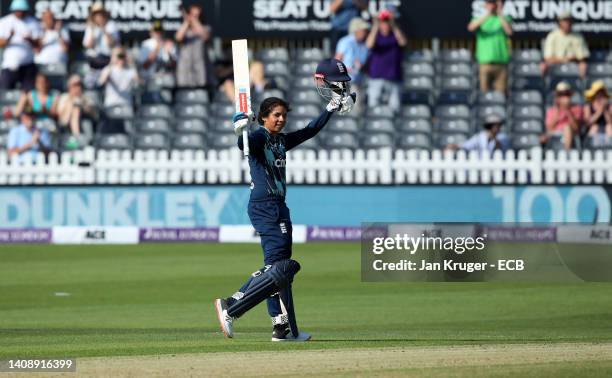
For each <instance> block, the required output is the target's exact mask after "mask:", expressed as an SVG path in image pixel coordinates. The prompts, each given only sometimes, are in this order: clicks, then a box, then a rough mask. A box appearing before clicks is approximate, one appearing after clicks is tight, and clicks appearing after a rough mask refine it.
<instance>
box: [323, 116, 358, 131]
mask: <svg viewBox="0 0 612 378" xmlns="http://www.w3.org/2000/svg"><path fill="white" fill-rule="evenodd" d="M325 130H327V131H329V132H342V133H357V132H359V125H358V124H357V121H356V120H355V119H354V118H348V117H333V118H332V119H331V120H330V121H329V124H328V125H327V126H325Z"/></svg>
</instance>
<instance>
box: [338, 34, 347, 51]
mask: <svg viewBox="0 0 612 378" xmlns="http://www.w3.org/2000/svg"><path fill="white" fill-rule="evenodd" d="M347 47H348V40H347V39H346V37H342V38H340V40H339V41H338V45H337V46H336V54H337V53H340V54H342V55H344V54H346V50H347Z"/></svg>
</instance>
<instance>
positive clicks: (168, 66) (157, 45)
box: [138, 21, 176, 80]
mask: <svg viewBox="0 0 612 378" xmlns="http://www.w3.org/2000/svg"><path fill="white" fill-rule="evenodd" d="M138 64H139V65H140V67H141V71H140V72H141V77H142V78H143V80H149V79H150V78H152V77H153V76H154V75H155V74H156V73H158V72H159V73H165V72H168V71H171V70H174V69H175V68H176V46H175V45H174V42H173V41H172V40H171V39H166V38H164V28H163V26H162V23H161V21H155V22H153V25H152V26H151V30H150V31H149V39H147V40H145V41H143V42H142V45H141V46H140V52H139V56H138Z"/></svg>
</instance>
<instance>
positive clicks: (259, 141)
mask: <svg viewBox="0 0 612 378" xmlns="http://www.w3.org/2000/svg"><path fill="white" fill-rule="evenodd" d="M265 144H266V130H264V128H263V127H260V128H258V129H257V130H255V131H252V132H249V149H250V150H251V151H261V150H263V148H264V146H265ZM238 148H240V150H241V151H242V150H244V143H243V142H242V135H241V136H239V137H238Z"/></svg>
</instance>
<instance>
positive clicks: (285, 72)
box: [264, 62, 314, 76]
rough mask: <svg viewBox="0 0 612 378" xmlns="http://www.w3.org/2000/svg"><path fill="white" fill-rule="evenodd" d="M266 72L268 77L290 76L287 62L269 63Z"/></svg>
mask: <svg viewBox="0 0 612 378" xmlns="http://www.w3.org/2000/svg"><path fill="white" fill-rule="evenodd" d="M264 70H265V72H266V76H289V67H288V65H287V63H286V62H268V63H266V64H265V67H264ZM313 74H314V71H313Z"/></svg>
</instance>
